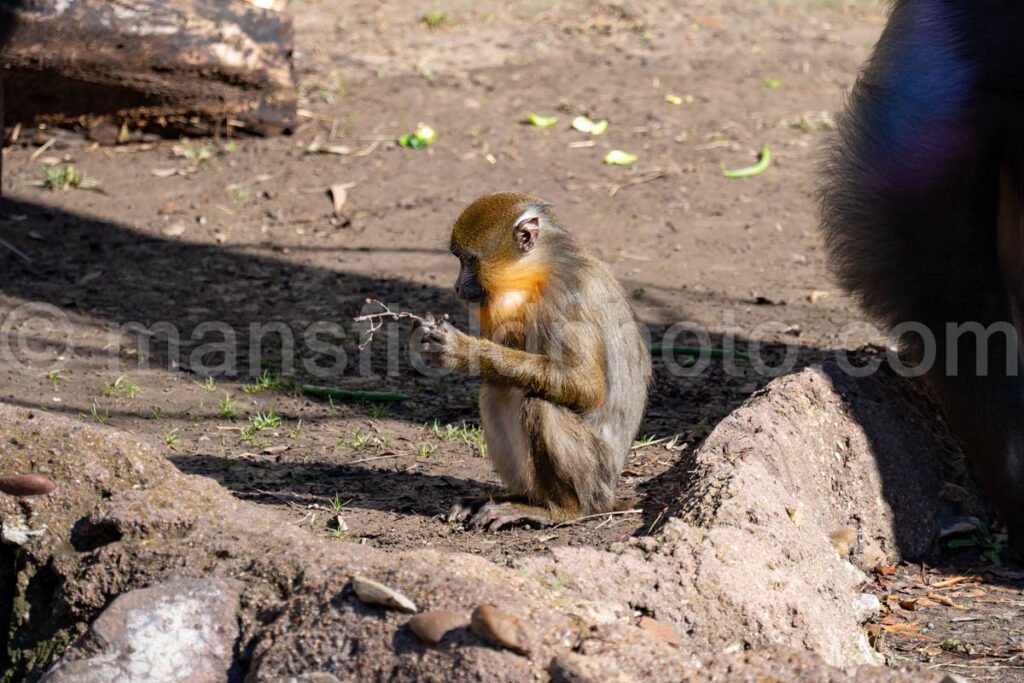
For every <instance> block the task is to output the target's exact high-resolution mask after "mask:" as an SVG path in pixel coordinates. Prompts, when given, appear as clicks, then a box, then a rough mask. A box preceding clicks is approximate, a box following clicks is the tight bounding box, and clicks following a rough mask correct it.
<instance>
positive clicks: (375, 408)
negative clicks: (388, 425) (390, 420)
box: [370, 403, 388, 420]
mask: <svg viewBox="0 0 1024 683" xmlns="http://www.w3.org/2000/svg"><path fill="white" fill-rule="evenodd" d="M387 414H388V407H387V406H386V405H384V404H383V403H373V404H371V405H370V417H372V418H374V419H378V420H379V419H381V418H383V417H387Z"/></svg>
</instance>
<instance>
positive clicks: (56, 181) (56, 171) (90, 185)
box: [39, 166, 102, 191]
mask: <svg viewBox="0 0 1024 683" xmlns="http://www.w3.org/2000/svg"><path fill="white" fill-rule="evenodd" d="M42 172H43V178H42V181H40V182H39V185H40V186H41V187H45V188H47V189H48V190H68V189H71V188H77V189H80V190H96V191H102V190H100V185H99V183H97V182H96V181H94V180H87V179H86V177H85V172H84V171H82V170H81V169H78V168H75V167H74V166H43V167H42Z"/></svg>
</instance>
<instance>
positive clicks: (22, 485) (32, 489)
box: [0, 474, 57, 496]
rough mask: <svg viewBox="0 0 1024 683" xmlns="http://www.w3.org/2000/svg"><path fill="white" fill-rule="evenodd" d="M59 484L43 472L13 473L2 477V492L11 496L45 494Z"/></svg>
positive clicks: (0, 479) (0, 485) (0, 486)
mask: <svg viewBox="0 0 1024 683" xmlns="http://www.w3.org/2000/svg"><path fill="white" fill-rule="evenodd" d="M55 488H57V485H56V484H54V483H53V481H51V480H50V479H48V478H47V477H44V476H43V475H41V474H11V475H8V476H6V477H0V493H6V494H7V495H10V496H45V495H46V494H47V493H50V492H51V491H53V490H54V489H55Z"/></svg>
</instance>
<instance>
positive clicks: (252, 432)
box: [242, 408, 281, 446]
mask: <svg viewBox="0 0 1024 683" xmlns="http://www.w3.org/2000/svg"><path fill="white" fill-rule="evenodd" d="M280 426H281V417H280V416H279V415H278V414H277V413H276V412H274V409H273V408H271V409H270V410H269V411H267V412H266V413H256V414H255V415H250V416H249V424H247V425H245V426H244V427H242V439H243V440H245V441H247V442H249V443H251V444H253V445H254V446H256V445H259V444H260V443H262V442H258V441H257V439H256V435H257V434H259V433H260V432H262V431H263V430H264V429H273V428H274V427H280Z"/></svg>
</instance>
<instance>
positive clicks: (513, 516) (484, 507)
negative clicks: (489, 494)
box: [448, 498, 553, 531]
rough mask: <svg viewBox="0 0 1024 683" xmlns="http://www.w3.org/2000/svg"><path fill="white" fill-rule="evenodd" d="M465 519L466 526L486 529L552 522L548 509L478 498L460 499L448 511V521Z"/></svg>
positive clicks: (539, 524)
mask: <svg viewBox="0 0 1024 683" xmlns="http://www.w3.org/2000/svg"><path fill="white" fill-rule="evenodd" d="M467 519H468V522H466V525H467V526H469V527H472V528H474V529H486V530H487V531H497V530H499V529H501V528H503V527H506V526H511V525H514V524H535V525H537V526H550V525H551V524H552V523H553V522H552V519H551V515H550V514H548V511H547V510H545V509H544V508H542V507H539V506H537V505H527V504H526V503H521V502H515V501H512V500H505V501H501V502H499V501H496V500H493V499H484V500H481V499H479V498H466V499H463V500H460V501H458V502H457V503H455V505H453V506H452V509H451V510H450V511H449V512H448V521H449V522H464V521H466V520H467Z"/></svg>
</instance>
